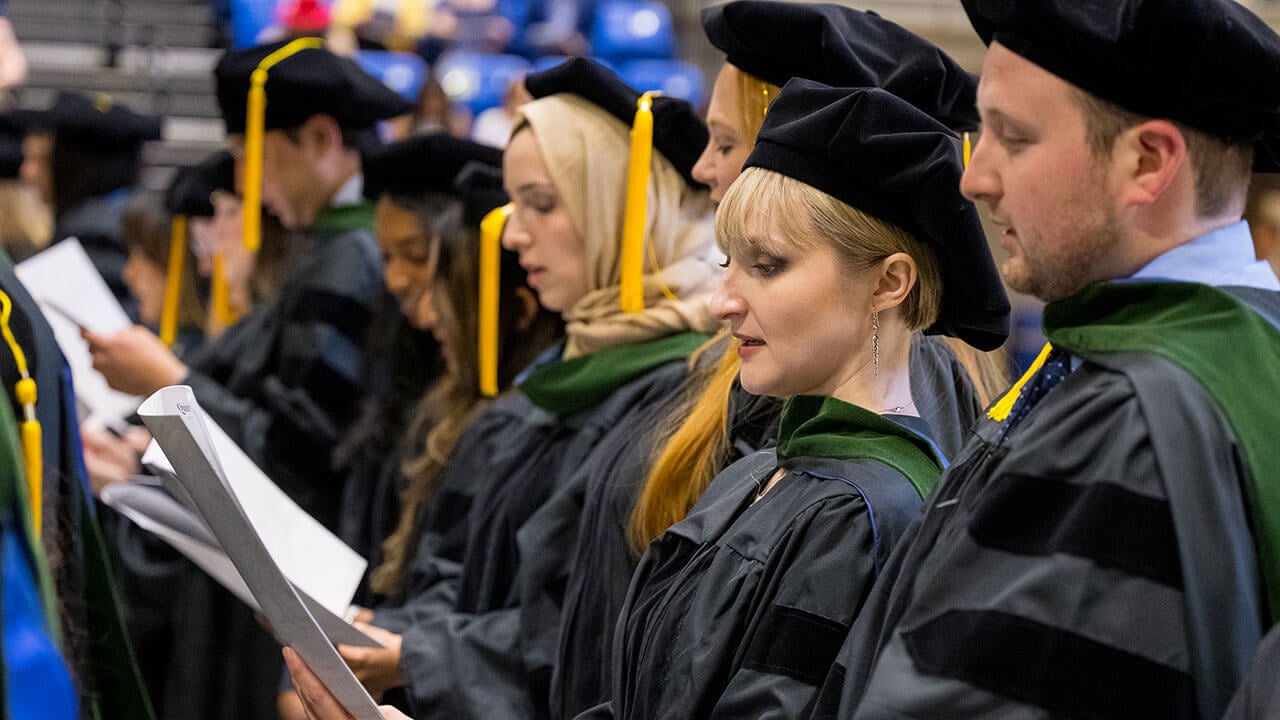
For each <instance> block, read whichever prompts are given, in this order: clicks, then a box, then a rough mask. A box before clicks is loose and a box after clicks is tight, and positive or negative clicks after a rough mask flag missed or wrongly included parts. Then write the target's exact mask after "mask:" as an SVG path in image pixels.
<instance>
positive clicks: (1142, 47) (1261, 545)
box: [814, 0, 1280, 718]
mask: <svg viewBox="0 0 1280 720" xmlns="http://www.w3.org/2000/svg"><path fill="white" fill-rule="evenodd" d="M965 9H966V11H967V12H968V13H969V16H970V18H971V20H972V21H973V25H974V27H975V28H976V29H977V30H978V32H979V34H980V35H981V36H982V38H983V40H984V41H986V42H987V43H988V44H989V45H990V49H989V51H988V53H987V57H986V60H985V63H984V65H983V72H982V80H981V83H980V85H979V88H978V109H979V112H980V113H981V115H982V120H983V124H984V128H983V135H982V138H981V140H980V142H979V143H978V145H977V147H976V148H975V149H974V154H973V158H972V164H971V165H970V166H969V168H968V171H967V172H966V173H965V176H964V179H963V182H962V189H963V191H964V193H965V194H966V195H968V196H969V197H970V198H973V199H975V200H981V201H983V202H985V203H987V204H988V205H989V206H990V207H991V210H992V216H993V219H994V222H995V223H996V225H997V226H998V227H1000V228H1001V229H1002V236H1001V245H1002V246H1003V247H1004V248H1005V250H1006V251H1007V252H1008V254H1009V257H1008V259H1007V260H1006V261H1005V262H1004V266H1003V274H1004V276H1005V279H1006V281H1007V282H1008V284H1009V285H1010V286H1011V287H1013V288H1014V289H1016V290H1020V291H1022V292H1027V293H1031V294H1034V295H1036V296H1038V297H1040V298H1042V299H1044V300H1045V301H1047V302H1048V305H1047V307H1046V308H1045V315H1044V325H1045V334H1046V335H1047V337H1048V338H1049V341H1050V343H1051V345H1050V346H1049V347H1047V348H1046V350H1045V352H1044V353H1042V355H1041V357H1040V358H1039V359H1038V360H1037V361H1036V362H1035V363H1034V364H1033V366H1032V368H1031V369H1030V370H1029V371H1028V372H1027V374H1026V376H1024V378H1023V379H1022V380H1020V381H1019V382H1018V383H1017V384H1015V385H1014V387H1013V389H1012V390H1011V391H1009V393H1008V394H1007V395H1006V396H1005V397H1004V398H1003V399H1002V400H1000V401H998V402H997V403H996V404H995V405H993V406H992V407H991V408H990V409H989V411H988V417H987V418H986V419H985V420H984V421H983V422H982V423H981V424H980V425H979V426H978V428H977V429H976V431H975V433H974V436H973V438H972V439H971V441H970V443H969V445H968V446H967V448H966V449H965V451H963V452H962V454H961V456H960V458H959V459H958V461H957V462H956V463H955V464H954V465H953V466H952V467H951V468H950V469H949V470H948V472H947V473H946V474H944V476H943V478H942V481H941V483H940V484H939V486H938V488H937V489H936V491H935V492H934V494H933V496H932V497H931V498H930V501H929V503H928V504H927V507H926V511H925V516H924V518H923V520H922V522H921V523H920V524H919V525H918V526H917V527H916V528H915V530H914V532H913V533H912V534H911V535H910V536H909V537H908V538H907V539H906V540H905V541H904V542H903V544H902V545H901V546H899V549H898V551H896V552H895V553H894V557H893V558H891V559H890V561H889V567H890V570H889V572H888V573H886V575H885V576H883V577H882V578H881V581H880V582H879V583H878V585H877V587H876V589H875V590H874V591H873V593H872V598H871V600H870V606H869V607H870V608H873V609H877V608H878V612H868V613H866V614H865V615H864V616H863V618H862V620H861V621H860V622H859V623H858V624H856V625H855V626H854V628H853V630H852V632H851V634H850V637H849V639H848V641H847V642H846V646H845V648H844V650H843V651H842V653H841V666H838V667H837V668H836V670H835V671H833V673H832V674H831V675H830V676H829V677H828V679H827V683H826V687H825V688H824V693H823V697H822V700H821V702H820V707H819V708H818V711H817V712H816V713H815V715H814V716H815V717H844V718H847V717H857V718H937V717H974V718H976V717H983V718H995V717H999V718H1031V717H1050V716H1052V717H1064V718H1139V717H1141V718H1157V717H1158V718H1217V717H1220V716H1221V715H1222V712H1223V710H1224V709H1225V708H1226V707H1227V703H1228V701H1229V700H1230V698H1231V695H1232V693H1233V691H1234V690H1235V689H1236V687H1237V685H1239V684H1240V682H1241V679H1242V678H1243V676H1244V673H1245V671H1246V670H1247V669H1248V663H1249V661H1250V658H1251V656H1252V655H1253V653H1254V651H1255V649H1256V648H1257V646H1258V643H1259V641H1260V638H1261V637H1262V635H1263V633H1264V632H1265V631H1266V629H1267V628H1268V627H1269V626H1271V625H1272V623H1273V622H1275V620H1276V619H1277V618H1280V532H1278V531H1280V516H1278V512H1280V497H1277V495H1280V453H1277V452H1276V450H1275V445H1274V433H1275V427H1276V408H1277V407H1278V406H1280V387H1277V383H1278V382H1280V380H1277V379H1278V378H1280V330H1278V329H1277V325H1280V293H1277V290H1280V282H1278V281H1277V279H1276V276H1275V275H1274V274H1273V273H1272V271H1271V270H1270V268H1269V267H1268V266H1267V265H1266V263H1260V262H1257V261H1256V260H1255V258H1254V255H1253V246H1252V242H1251V240H1250V237H1249V230H1248V227H1247V226H1246V225H1245V224H1244V223H1243V222H1241V221H1240V217H1241V213H1242V211H1243V209H1244V203H1245V194H1246V190H1247V189H1248V184H1249V177H1250V169H1251V168H1254V169H1258V170H1275V169H1276V164H1275V158H1276V154H1275V153H1274V152H1273V148H1274V146H1275V141H1276V137H1277V135H1276V131H1277V129H1278V127H1280V126H1278V123H1277V117H1280V115H1278V114H1277V110H1280V38H1278V37H1277V36H1276V35H1275V34H1274V33H1273V32H1272V31H1271V30H1269V29H1268V28H1267V27H1266V26H1265V25H1264V24H1263V23H1262V22H1261V21H1260V20H1258V18H1256V17H1254V16H1253V15H1251V14H1250V13H1249V12H1248V11H1247V10H1244V9H1243V8H1241V7H1240V6H1239V5H1237V4H1236V3H1234V2H1229V1H1227V0H1194V1H1193V0H1130V1H1127V2H1118V3H1114V4H1113V5H1110V6H1108V8H1107V9H1106V11H1103V10H1102V9H1101V6H1093V5H1081V4H1079V3H1072V2H1065V1H1062V2H1053V1H1050V0H1036V1H1034V2H1033V1H1029V0H1022V1H1021V2H1017V3H1014V2H1011V1H999V0H965ZM1246 378H1247V380H1246Z"/></svg>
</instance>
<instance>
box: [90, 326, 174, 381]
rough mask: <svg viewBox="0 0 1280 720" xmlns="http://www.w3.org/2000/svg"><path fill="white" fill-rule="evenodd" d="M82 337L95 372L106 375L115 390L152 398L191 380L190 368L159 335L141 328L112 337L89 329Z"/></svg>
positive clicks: (120, 332)
mask: <svg viewBox="0 0 1280 720" xmlns="http://www.w3.org/2000/svg"><path fill="white" fill-rule="evenodd" d="M80 337H82V338H84V340H85V342H87V343H89V356H90V357H92V358H93V369H94V370H97V371H98V372H100V373H102V376H103V377H105V378H106V379H107V384H108V385H110V386H111V388H112V389H113V390H119V391H120V392H124V393H129V394H131V395H150V394H151V393H153V392H155V391H156V390H159V389H160V388H162V387H165V386H168V385H176V384H177V383H180V382H182V379H183V378H185V377H186V376H187V366H186V365H185V364H184V363H183V362H182V361H181V360H179V359H178V357H177V356H176V355H174V354H173V351H172V350H170V349H169V348H168V347H167V346H166V345H165V344H164V343H163V342H161V341H160V338H158V337H156V334H155V333H153V332H151V331H150V330H148V329H146V328H145V327H142V326H141V325H130V326H129V327H127V328H124V329H123V330H120V331H119V332H116V333H112V334H110V335H104V334H99V333H95V332H93V331H92V330H89V329H87V328H85V329H82V330H81V331H80Z"/></svg>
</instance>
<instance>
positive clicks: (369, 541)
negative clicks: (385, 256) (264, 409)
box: [337, 296, 443, 607]
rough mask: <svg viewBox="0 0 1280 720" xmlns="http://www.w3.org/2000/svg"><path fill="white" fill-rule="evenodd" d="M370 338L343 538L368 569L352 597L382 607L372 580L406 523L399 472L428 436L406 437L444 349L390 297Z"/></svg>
mask: <svg viewBox="0 0 1280 720" xmlns="http://www.w3.org/2000/svg"><path fill="white" fill-rule="evenodd" d="M369 331H370V333H371V337H370V340H369V343H370V344H369V347H368V352H367V353H366V355H367V357H366V360H365V366H366V368H368V370H367V371H366V375H368V376H369V385H370V388H369V394H370V395H369V397H367V398H366V399H365V401H364V403H363V406H362V409H361V416H360V419H359V420H358V421H357V422H356V423H355V425H354V427H353V428H352V429H351V431H350V432H349V433H348V435H347V437H346V438H345V439H344V440H343V443H342V447H341V449H340V450H339V452H338V454H339V456H340V457H341V460H342V462H341V467H340V468H339V469H340V470H342V471H343V472H345V475H346V478H345V480H344V481H343V484H342V485H343V490H342V499H341V501H340V502H341V508H342V512H341V514H340V515H339V517H338V533H337V534H338V537H339V538H341V540H342V541H343V542H344V543H346V545H347V546H348V547H350V548H351V549H352V550H355V551H356V552H357V553H359V554H360V555H361V556H362V557H363V558H364V559H365V562H366V563H368V566H367V568H366V570H365V574H364V577H363V578H362V579H361V582H360V586H359V587H358V588H357V589H356V593H355V596H354V597H353V598H352V603H353V604H355V605H359V606H361V607H371V606H372V605H374V604H375V603H376V602H377V601H378V600H379V598H378V597H377V596H376V595H375V593H374V592H373V591H372V590H371V589H370V588H369V575H370V573H372V572H373V570H374V569H376V568H377V567H378V566H379V565H381V564H382V560H383V555H382V542H383V540H385V539H386V538H387V536H389V535H390V534H391V533H392V532H393V531H394V530H395V528H396V525H397V523H398V522H399V520H400V493H401V492H402V491H403V490H404V487H405V482H406V481H405V478H404V473H403V472H402V470H401V468H402V466H403V464H404V460H405V458H406V457H407V456H411V455H416V454H417V453H418V452H420V450H421V448H422V446H423V445H424V444H425V443H426V438H425V437H409V436H408V435H407V433H408V430H409V426H410V425H411V423H412V420H413V417H414V413H415V412H416V411H417V408H418V405H419V404H420V403H421V401H422V397H423V395H424V394H426V392H427V390H428V388H429V387H430V386H431V384H432V383H433V382H435V380H436V378H437V377H439V375H440V371H441V369H442V367H443V363H442V361H441V359H440V347H439V345H438V344H437V343H436V341H435V340H434V339H433V338H432V337H431V335H430V333H427V332H423V331H421V330H417V329H415V328H413V327H412V326H411V325H409V324H408V322H407V321H406V320H405V319H404V316H403V315H402V314H401V313H400V309H399V307H398V306H397V304H396V303H394V302H393V301H392V299H391V298H390V296H388V297H387V302H386V303H385V304H384V305H383V307H382V308H380V310H379V318H378V320H377V321H376V322H374V324H373V325H372V327H370V329H369Z"/></svg>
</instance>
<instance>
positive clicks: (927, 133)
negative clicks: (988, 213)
mask: <svg viewBox="0 0 1280 720" xmlns="http://www.w3.org/2000/svg"><path fill="white" fill-rule="evenodd" d="M745 167H761V168H765V169H768V170H773V171H775V172H778V173H781V174H783V175H786V176H788V177H791V178H794V179H796V180H799V181H800V182H803V183H805V184H806V185H810V186H812V187H814V188H817V189H818V190H821V191H822V192H824V193H827V194H828V195H831V196H833V197H835V198H837V199H839V200H842V201H844V202H845V203H848V204H849V205H851V206H853V207H855V208H857V209H859V210H861V211H863V212H865V213H867V214H869V215H873V216H875V217H877V218H879V219H880V220H884V221H886V222H889V223H892V224H893V225H896V226H898V227H899V228H902V229H903V230H905V231H907V232H909V233H911V234H912V235H913V236H915V237H916V239H918V240H920V241H922V242H924V243H927V244H928V245H929V246H930V247H932V248H933V250H934V252H935V253H937V256H938V261H939V264H940V265H941V268H942V278H943V291H942V308H941V311H940V313H939V315H938V320H937V322H936V323H934V325H933V327H931V328H929V331H930V332H936V333H942V334H944V335H952V336H954V337H958V338H960V339H962V340H964V341H965V342H967V343H969V344H970V345H973V346H974V347H976V348H980V349H982V350H991V349H994V348H996V347H998V346H999V345H1000V344H1001V343H1002V342H1004V340H1005V338H1006V337H1007V336H1008V334H1009V300H1008V298H1007V297H1006V296H1005V292H1004V285H1003V284H1002V283H1001V282H1000V275H999V274H998V273H997V272H996V267H995V262H994V261H993V260H992V258H991V251H990V248H989V246H988V245H987V238H986V235H985V234H984V233H983V231H982V223H981V222H980V221H979V219H978V211H977V209H976V208H975V207H974V206H973V203H971V202H969V201H968V200H966V199H965V198H964V197H963V196H962V195H961V194H960V176H961V174H963V172H964V168H963V167H962V162H961V149H960V142H959V140H958V139H956V137H955V135H954V134H953V133H951V132H950V131H949V130H948V129H947V128H946V127H945V126H944V125H941V124H940V123H938V122H937V121H936V120H934V119H933V118H931V117H929V116H928V115H925V114H924V113H922V112H920V111H919V110H917V109H916V108H915V107H913V106H911V105H910V104H908V103H907V102H906V101H904V100H902V99H900V98H898V97H897V96H895V95H892V94H890V93H888V92H885V91H884V90H880V89H878V88H857V89H850V88H832V87H828V86H826V85H822V84H820V83H816V82H813V81H811V80H801V79H795V80H792V81H790V82H788V83H787V84H786V85H785V86H783V89H782V92H781V93H779V95H778V98H777V99H776V100H774V102H773V106H772V107H771V108H770V110H769V114H768V115H767V116H765V120H764V126H763V127H761V128H760V134H759V136H758V137H757V138H756V146H755V149H754V150H752V152H751V156H750V157H748V158H747V162H746V166H745Z"/></svg>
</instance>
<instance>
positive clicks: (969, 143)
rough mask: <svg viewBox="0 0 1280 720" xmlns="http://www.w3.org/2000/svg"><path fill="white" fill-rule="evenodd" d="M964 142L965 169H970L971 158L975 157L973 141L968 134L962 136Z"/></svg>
mask: <svg viewBox="0 0 1280 720" xmlns="http://www.w3.org/2000/svg"><path fill="white" fill-rule="evenodd" d="M960 137H961V138H963V142H964V169H965V170H968V169H969V158H971V157H973V140H972V139H971V138H970V137H969V133H968V132H964V133H962V134H961V135H960Z"/></svg>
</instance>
